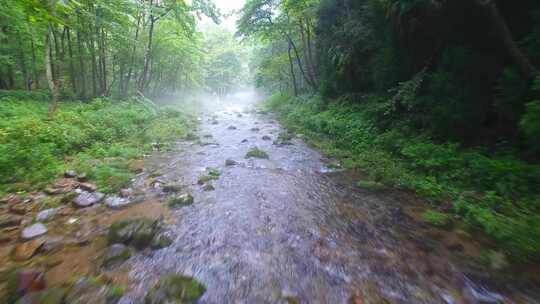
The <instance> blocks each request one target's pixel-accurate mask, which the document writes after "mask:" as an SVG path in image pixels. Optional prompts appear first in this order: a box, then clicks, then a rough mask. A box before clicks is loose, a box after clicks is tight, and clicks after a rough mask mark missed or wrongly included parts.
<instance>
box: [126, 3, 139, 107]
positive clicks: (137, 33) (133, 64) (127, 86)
mask: <svg viewBox="0 0 540 304" xmlns="http://www.w3.org/2000/svg"><path fill="white" fill-rule="evenodd" d="M142 16H143V13H142V12H140V13H139V15H138V17H137V28H136V29H135V41H134V42H133V49H132V50H131V60H130V63H129V70H128V73H127V76H126V79H125V83H124V84H123V85H122V87H123V88H122V96H123V97H126V96H127V93H128V90H129V84H130V82H131V75H132V74H133V67H134V66H135V54H136V53H137V44H138V43H139V31H140V25H141V19H142Z"/></svg>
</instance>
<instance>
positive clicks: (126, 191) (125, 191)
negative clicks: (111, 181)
mask: <svg viewBox="0 0 540 304" xmlns="http://www.w3.org/2000/svg"><path fill="white" fill-rule="evenodd" d="M132 195H133V189H122V190H120V196H121V197H125V198H127V197H131V196H132Z"/></svg>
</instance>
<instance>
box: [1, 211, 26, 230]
mask: <svg viewBox="0 0 540 304" xmlns="http://www.w3.org/2000/svg"><path fill="white" fill-rule="evenodd" d="M21 220H22V217H20V216H17V215H11V214H2V215H0V228H8V227H16V226H19V225H20V224H21Z"/></svg>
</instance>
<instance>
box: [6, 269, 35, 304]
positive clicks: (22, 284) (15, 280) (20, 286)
mask: <svg viewBox="0 0 540 304" xmlns="http://www.w3.org/2000/svg"><path fill="white" fill-rule="evenodd" d="M9 276H10V277H9V278H8V299H2V300H7V301H6V303H14V302H15V301H16V300H17V299H18V298H20V297H23V296H24V295H26V294H29V293H32V292H37V291H41V290H44V289H45V286H46V284H45V273H44V272H43V271H42V270H40V269H23V270H18V271H14V272H12V273H11V274H10V275H9ZM10 298H11V299H10ZM40 304H41V303H40Z"/></svg>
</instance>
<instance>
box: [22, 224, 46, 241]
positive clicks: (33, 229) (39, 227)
mask: <svg viewBox="0 0 540 304" xmlns="http://www.w3.org/2000/svg"><path fill="white" fill-rule="evenodd" d="M46 233H47V227H45V225H43V224H42V223H35V224H33V225H31V226H28V227H26V228H24V229H23V231H22V232H21V238H22V239H23V240H31V239H33V238H36V237H38V236H42V235H44V234H46Z"/></svg>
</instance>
